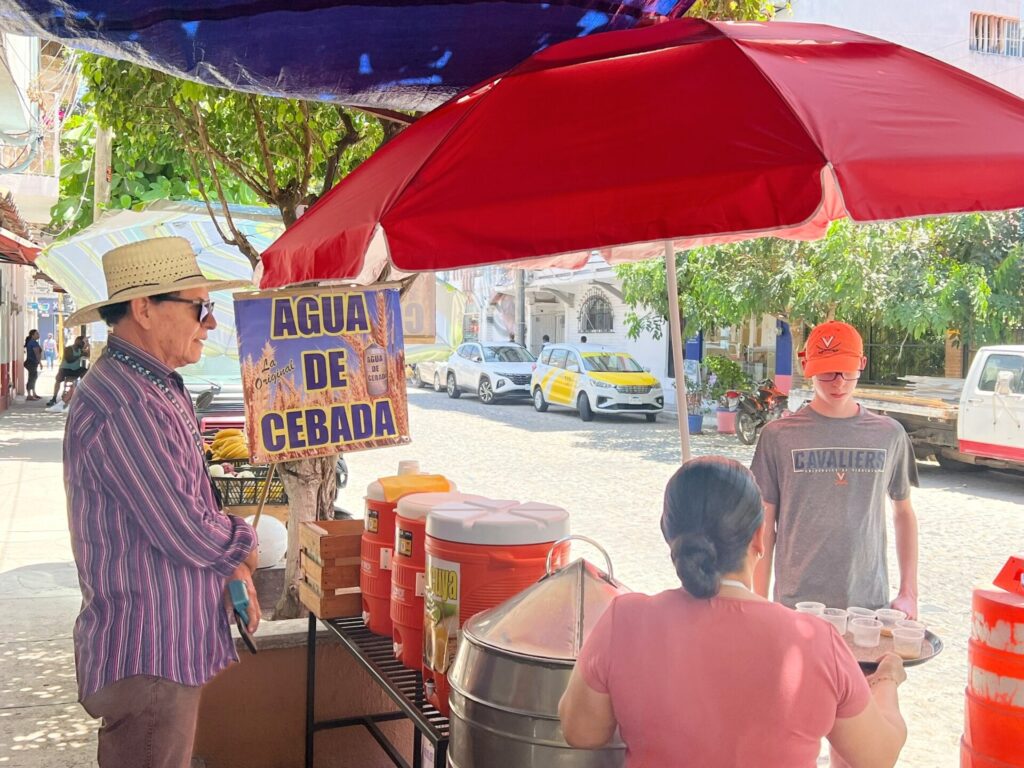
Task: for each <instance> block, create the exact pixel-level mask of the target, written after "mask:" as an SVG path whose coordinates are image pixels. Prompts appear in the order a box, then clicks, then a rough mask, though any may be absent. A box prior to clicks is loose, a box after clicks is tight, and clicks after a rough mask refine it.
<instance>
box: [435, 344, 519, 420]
mask: <svg viewBox="0 0 1024 768" xmlns="http://www.w3.org/2000/svg"><path fill="white" fill-rule="evenodd" d="M536 359H537V358H535V357H534V356H533V355H531V354H530V352H529V350H527V349H526V347H524V346H522V345H521V344H516V343H515V342H512V341H506V342H500V343H488V342H479V341H471V342H467V343H465V344H463V345H461V346H460V347H459V348H458V349H456V350H455V354H453V355H452V356H451V357H449V358H448V376H447V380H446V383H447V390H448V397H451V398H456V397H459V396H460V395H461V394H462V393H463V392H476V394H477V395H478V396H479V397H480V402H482V403H486V404H487V405H490V404H491V403H493V402H494V401H495V399H496V398H499V397H509V396H519V397H529V396H530V375H531V374H532V373H533V364H534V361H535V360H536Z"/></svg>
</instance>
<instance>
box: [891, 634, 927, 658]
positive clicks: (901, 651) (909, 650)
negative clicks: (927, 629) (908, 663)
mask: <svg viewBox="0 0 1024 768" xmlns="http://www.w3.org/2000/svg"><path fill="white" fill-rule="evenodd" d="M923 640H924V630H923V629H899V628H897V629H894V630H893V631H892V649H893V650H894V651H896V653H897V654H898V655H899V656H900V657H901V658H904V659H916V658H917V657H918V656H920V655H921V642H922V641H923Z"/></svg>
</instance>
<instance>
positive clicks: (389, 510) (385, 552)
mask: <svg viewBox="0 0 1024 768" xmlns="http://www.w3.org/2000/svg"><path fill="white" fill-rule="evenodd" d="M452 490H455V486H454V485H453V484H452V483H450V482H449V481H448V480H447V479H446V478H445V477H443V476H441V475H427V474H423V473H421V472H420V471H419V462H416V461H401V462H399V464H398V474H397V475H395V476H392V477H381V478H379V479H377V480H375V481H374V482H372V483H370V485H369V486H368V487H367V489H366V512H365V515H364V518H363V537H362V541H361V542H360V546H359V589H360V591H361V592H362V595H363V622H364V623H365V624H366V626H367V628H368V629H369V630H370V631H371V632H373V633H375V634H378V635H385V636H387V637H390V636H391V561H392V558H393V552H392V550H393V547H394V545H395V507H396V506H397V504H398V500H399V499H401V498H402V497H403V496H407V495H409V494H410V493H424V492H438V491H452Z"/></svg>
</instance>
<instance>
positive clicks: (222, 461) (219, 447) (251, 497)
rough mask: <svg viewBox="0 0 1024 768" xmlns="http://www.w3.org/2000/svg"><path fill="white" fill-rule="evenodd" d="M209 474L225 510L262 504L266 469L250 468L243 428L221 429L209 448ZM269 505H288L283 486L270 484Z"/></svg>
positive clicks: (278, 483) (277, 480) (275, 483)
mask: <svg viewBox="0 0 1024 768" xmlns="http://www.w3.org/2000/svg"><path fill="white" fill-rule="evenodd" d="M206 454H207V458H208V459H209V461H210V466H209V473H210V479H211V480H212V481H213V484H214V487H215V488H216V489H217V492H218V493H219V494H220V499H221V504H222V506H224V507H244V506H253V505H257V504H259V503H260V500H261V499H262V498H263V491H264V488H265V486H266V483H267V467H265V466H249V465H248V464H247V461H248V458H249V448H248V447H247V444H246V441H245V433H244V432H242V430H240V429H222V430H221V431H220V432H218V433H217V434H216V435H215V436H214V438H213V442H212V443H210V445H209V446H208V447H207V451H206ZM266 503H267V504H287V503H288V495H287V494H286V493H285V490H284V483H283V482H282V481H281V479H280V478H278V477H275V478H274V479H272V480H271V481H270V490H269V491H268V492H267V501H266Z"/></svg>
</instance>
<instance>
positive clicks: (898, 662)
mask: <svg viewBox="0 0 1024 768" xmlns="http://www.w3.org/2000/svg"><path fill="white" fill-rule="evenodd" d="M906 679H907V671H906V670H905V669H904V668H903V659H901V658H900V657H899V656H897V655H896V654H895V653H887V654H885V656H883V657H882V660H881V661H879V662H878V669H876V670H875V671H874V672H872V673H871V674H870V675H868V683H869V684H870V683H873V682H874V681H878V682H881V681H882V680H892V681H893V682H894V683H896V687H899V686H900V685H901V684H902V683H903V681H904V680H906Z"/></svg>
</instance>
